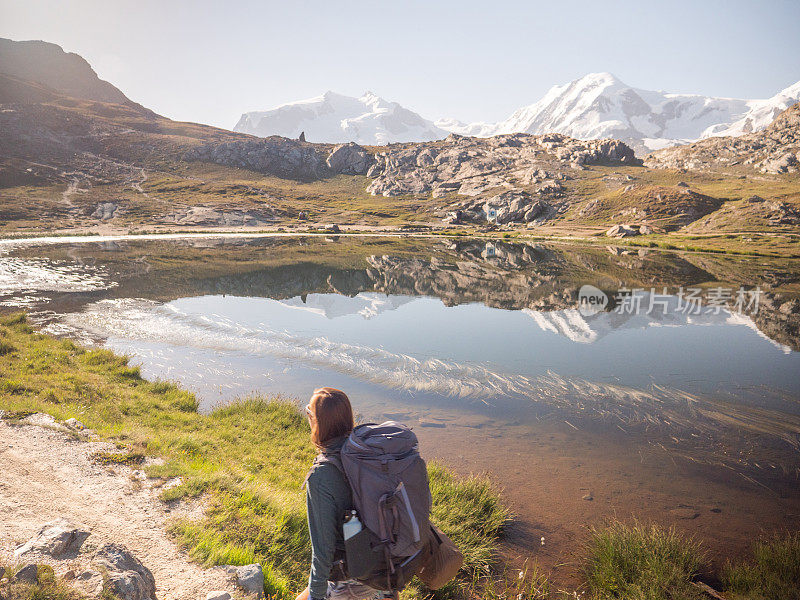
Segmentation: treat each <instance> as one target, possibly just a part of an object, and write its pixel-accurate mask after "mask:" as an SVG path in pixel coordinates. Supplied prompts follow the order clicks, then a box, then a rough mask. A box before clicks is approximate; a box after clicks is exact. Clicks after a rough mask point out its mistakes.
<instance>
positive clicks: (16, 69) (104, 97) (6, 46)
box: [0, 38, 131, 104]
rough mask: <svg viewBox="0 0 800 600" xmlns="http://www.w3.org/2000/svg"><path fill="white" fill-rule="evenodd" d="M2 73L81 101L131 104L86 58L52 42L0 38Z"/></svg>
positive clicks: (3, 89) (0, 68) (0, 66)
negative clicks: (95, 70)
mask: <svg viewBox="0 0 800 600" xmlns="http://www.w3.org/2000/svg"><path fill="white" fill-rule="evenodd" d="M0 73H4V74H6V75H9V76H11V77H15V78H18V79H23V80H27V81H30V82H33V83H38V84H41V85H44V86H46V87H48V88H50V89H51V90H53V91H55V92H58V93H60V94H63V95H65V96H70V97H73V98H80V99H82V100H95V101H97V102H113V103H115V104H128V103H130V102H131V101H130V100H129V99H128V97H127V96H125V94H123V93H122V92H121V91H120V90H118V89H117V88H116V87H114V86H113V85H111V84H110V83H108V82H107V81H103V80H102V79H100V78H99V77H98V76H97V73H95V72H94V70H93V69H92V67H91V66H90V65H89V63H88V62H86V60H85V59H84V58H83V57H81V56H79V55H77V54H75V53H73V52H69V53H68V52H64V50H63V49H62V48H61V46H57V45H56V44H51V43H49V42H42V41H38V40H36V41H34V40H32V41H24V42H17V41H13V40H9V39H6V38H0ZM0 89H2V92H0V93H2V94H3V95H5V94H6V93H7V90H6V89H5V86H3V87H2V88H0ZM2 101H3V102H6V101H7V100H2Z"/></svg>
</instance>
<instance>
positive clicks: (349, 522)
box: [342, 510, 362, 540]
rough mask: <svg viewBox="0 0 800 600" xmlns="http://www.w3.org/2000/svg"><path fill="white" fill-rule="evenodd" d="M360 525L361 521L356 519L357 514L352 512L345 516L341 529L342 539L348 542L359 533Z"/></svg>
mask: <svg viewBox="0 0 800 600" xmlns="http://www.w3.org/2000/svg"><path fill="white" fill-rule="evenodd" d="M361 528H362V525H361V521H360V520H359V519H358V513H357V512H356V511H354V510H351V511H350V514H348V515H346V516H345V521H344V525H342V529H343V530H344V539H345V540H349V539H350V538H351V537H353V536H354V535H355V534H357V533H358V532H359V531H361Z"/></svg>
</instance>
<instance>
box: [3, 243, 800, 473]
mask: <svg viewBox="0 0 800 600" xmlns="http://www.w3.org/2000/svg"><path fill="white" fill-rule="evenodd" d="M48 269H49V270H50V272H51V273H60V279H59V281H60V282H61V283H60V284H59V285H52V281H53V279H52V278H50V277H48V276H47V272H48ZM76 273H78V274H81V273H83V274H84V276H85V277H84V279H81V277H80V276H78V277H77V279H76ZM43 274H44V275H43ZM799 275H800V268H798V264H797V262H796V261H789V260H766V259H763V258H751V257H748V258H730V257H724V256H714V255H702V254H682V255H678V254H672V253H666V252H660V251H658V252H656V251H650V250H631V249H626V248H617V247H608V248H606V247H598V246H593V247H572V246H556V245H544V244H511V243H490V244H487V243H484V242H478V241H467V240H464V241H462V240H459V241H451V240H446V241H433V240H422V239H417V238H414V239H412V238H401V239H382V238H362V239H357V238H341V239H339V240H335V239H329V240H325V239H320V238H307V239H304V238H279V239H275V238H258V239H252V240H249V239H234V240H231V239H227V240H226V239H214V238H208V239H196V238H195V239H189V240H177V241H174V240H173V241H169V242H167V241H155V240H154V241H135V242H133V241H115V242H102V241H100V242H96V243H95V242H92V243H86V244H69V243H65V244H53V245H48V246H37V245H18V246H17V247H15V248H12V249H11V250H10V251H9V252H8V253H7V254H6V255H5V256H0V302H3V303H5V304H7V305H14V304H15V303H17V304H18V305H25V306H29V307H31V308H32V309H33V310H34V311H37V312H36V314H35V315H34V318H36V319H38V320H39V322H40V323H41V324H42V325H44V326H45V328H46V329H47V330H50V331H53V332H55V333H63V334H68V335H73V336H75V337H79V338H84V339H91V340H94V341H99V342H101V343H105V344H107V345H109V346H110V347H112V348H114V349H116V350H120V351H125V352H129V353H131V354H132V355H134V356H135V357H136V358H137V360H139V361H141V362H142V365H143V370H144V372H145V373H146V374H148V375H152V376H162V377H172V378H176V379H179V380H180V381H182V382H183V383H185V384H186V385H189V386H190V387H192V388H193V389H195V390H196V391H197V392H198V393H199V395H200V396H201V400H202V402H203V405H204V406H205V407H206V408H208V407H209V406H210V405H211V404H212V403H213V402H215V401H220V400H226V399H230V398H232V397H235V396H237V395H243V394H246V393H248V392H250V391H252V390H259V391H273V392H278V391H280V392H284V393H288V394H290V395H296V396H298V397H302V396H305V395H307V393H308V391H309V390H310V389H311V388H313V387H314V386H315V385H316V384H317V383H319V382H321V381H325V382H333V383H335V384H336V385H338V386H340V387H344V388H345V389H348V390H351V389H352V390H357V391H358V393H360V394H361V397H363V398H364V399H365V401H364V405H363V406H362V407H360V408H361V409H362V410H370V411H372V412H373V413H376V414H380V413H381V411H383V412H384V413H385V412H386V411H387V410H389V407H394V406H397V405H412V406H415V407H418V408H419V407H423V408H424V410H426V411H438V413H440V414H442V413H447V412H448V411H449V412H451V413H459V412H463V411H465V410H469V411H476V412H481V411H484V412H485V413H486V414H489V415H491V416H492V417H493V418H497V419H506V420H509V421H515V420H516V421H518V420H520V419H522V420H523V421H525V420H536V421H542V420H554V421H558V422H563V421H566V422H568V423H569V424H570V426H574V427H580V428H589V429H592V430H597V431H602V430H604V429H605V430H608V429H614V430H622V431H624V432H626V433H627V434H630V435H632V436H633V435H642V436H645V439H647V440H650V441H651V442H653V443H658V444H660V445H662V446H663V447H664V448H665V449H669V450H671V451H673V452H675V453H676V454H680V455H683V456H686V457H688V458H690V459H691V460H695V461H702V462H705V463H707V464H717V465H724V466H726V467H730V468H735V469H741V470H745V469H755V470H760V471H763V472H764V474H765V475H768V476H770V477H772V476H774V475H775V473H776V472H780V473H783V474H784V476H790V477H795V478H796V477H797V473H798V466H800V465H799V463H798V459H797V455H798V452H797V451H798V449H800V410H798V402H797V400H798V398H800V381H798V378H797V376H796V373H798V372H800V370H799V369H800V354H798V352H797V350H798V348H800V336H799V335H798V324H799V323H800V302H798V299H797V292H798V279H799ZM47 282H50V283H49V284H48V283H47ZM584 284H591V285H593V286H596V287H597V288H599V289H601V290H605V291H607V292H610V293H613V291H614V290H618V289H621V288H644V289H651V288H656V289H658V290H659V291H662V290H664V289H665V288H666V292H667V294H673V296H671V297H670V298H669V300H668V301H667V302H666V304H665V306H664V307H663V310H662V311H661V312H658V311H657V312H655V313H651V314H634V315H629V314H618V313H617V312H614V311H611V310H608V311H606V312H600V313H598V314H595V315H590V316H583V315H581V314H580V312H579V311H578V310H577V308H578V304H577V299H578V289H579V288H580V287H581V286H582V285H584ZM70 286H71V287H70ZM690 286H696V287H700V288H706V289H708V288H712V287H718V286H726V287H728V288H731V289H736V288H739V287H742V286H744V287H748V288H752V287H754V286H758V287H760V288H761V289H762V290H763V291H764V295H763V298H762V300H761V304H760V306H759V310H758V312H757V313H755V314H746V313H745V314H737V313H735V312H733V313H732V312H729V311H725V310H723V311H720V312H719V313H718V314H700V315H687V314H681V313H680V312H679V311H678V310H677V307H676V304H677V302H678V300H677V297H676V296H674V294H675V293H676V292H677V290H678V289H679V288H685V287H690ZM381 407H382V408H381Z"/></svg>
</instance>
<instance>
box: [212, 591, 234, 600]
mask: <svg viewBox="0 0 800 600" xmlns="http://www.w3.org/2000/svg"><path fill="white" fill-rule="evenodd" d="M206 600H231V595H230V594H229V593H228V592H226V591H224V590H217V591H214V592H208V593H207V594H206Z"/></svg>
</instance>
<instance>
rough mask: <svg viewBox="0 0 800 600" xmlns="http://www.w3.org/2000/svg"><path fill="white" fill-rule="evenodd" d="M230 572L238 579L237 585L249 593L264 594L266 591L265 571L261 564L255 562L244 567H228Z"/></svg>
mask: <svg viewBox="0 0 800 600" xmlns="http://www.w3.org/2000/svg"><path fill="white" fill-rule="evenodd" d="M228 573H230V574H231V575H233V576H234V577H235V579H236V585H238V586H239V587H240V588H242V589H243V590H244V591H246V592H248V593H249V594H256V595H257V596H259V597H260V596H262V595H263V593H264V571H263V569H262V568H261V565H260V564H258V563H253V564H252V565H244V566H243V567H234V566H230V567H228Z"/></svg>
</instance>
